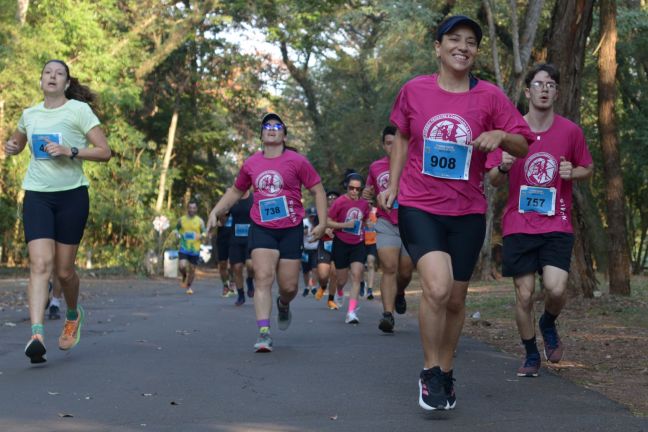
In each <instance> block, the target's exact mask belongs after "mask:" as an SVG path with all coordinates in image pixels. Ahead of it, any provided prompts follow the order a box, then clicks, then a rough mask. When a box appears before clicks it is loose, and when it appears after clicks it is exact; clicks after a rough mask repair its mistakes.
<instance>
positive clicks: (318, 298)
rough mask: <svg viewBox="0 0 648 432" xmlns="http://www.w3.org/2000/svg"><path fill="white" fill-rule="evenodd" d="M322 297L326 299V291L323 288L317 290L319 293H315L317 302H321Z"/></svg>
mask: <svg viewBox="0 0 648 432" xmlns="http://www.w3.org/2000/svg"><path fill="white" fill-rule="evenodd" d="M322 297H324V289H323V288H322V287H319V288H317V292H316V293H315V300H317V301H320V300H322Z"/></svg>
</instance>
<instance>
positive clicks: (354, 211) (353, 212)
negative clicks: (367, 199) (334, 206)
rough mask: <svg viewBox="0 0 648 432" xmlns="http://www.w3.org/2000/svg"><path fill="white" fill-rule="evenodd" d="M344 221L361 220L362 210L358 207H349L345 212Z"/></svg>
mask: <svg viewBox="0 0 648 432" xmlns="http://www.w3.org/2000/svg"><path fill="white" fill-rule="evenodd" d="M345 220H346V221H350V220H362V210H360V209H359V208H358V207H351V208H350V209H349V210H348V211H347V214H346V219H345Z"/></svg>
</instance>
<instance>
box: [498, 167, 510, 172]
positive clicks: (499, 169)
mask: <svg viewBox="0 0 648 432" xmlns="http://www.w3.org/2000/svg"><path fill="white" fill-rule="evenodd" d="M497 171H499V172H501V173H502V174H508V172H509V171H510V168H509V169H507V170H503V169H502V165H497Z"/></svg>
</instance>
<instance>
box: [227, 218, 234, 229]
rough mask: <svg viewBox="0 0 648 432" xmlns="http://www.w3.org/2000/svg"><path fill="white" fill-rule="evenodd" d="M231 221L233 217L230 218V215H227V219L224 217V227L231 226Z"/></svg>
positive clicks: (232, 221)
mask: <svg viewBox="0 0 648 432" xmlns="http://www.w3.org/2000/svg"><path fill="white" fill-rule="evenodd" d="M233 223H234V219H233V218H232V215H229V216H227V219H225V228H232V224H233Z"/></svg>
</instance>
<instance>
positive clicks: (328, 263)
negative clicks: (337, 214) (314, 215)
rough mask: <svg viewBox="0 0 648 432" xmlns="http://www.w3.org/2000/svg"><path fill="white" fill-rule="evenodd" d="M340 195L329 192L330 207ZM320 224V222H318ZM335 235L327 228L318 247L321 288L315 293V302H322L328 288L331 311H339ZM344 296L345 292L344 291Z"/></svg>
mask: <svg viewBox="0 0 648 432" xmlns="http://www.w3.org/2000/svg"><path fill="white" fill-rule="evenodd" d="M339 196H340V194H339V193H338V192H337V191H329V192H328V193H327V194H326V199H327V201H328V206H329V207H331V205H333V201H335V200H336V199H338V197H339ZM316 223H317V224H319V222H316ZM334 238H335V234H333V230H332V229H331V228H326V231H325V232H324V235H323V236H322V238H321V239H320V240H319V244H318V245H317V279H318V281H319V288H318V289H317V292H316V293H315V300H318V301H319V300H321V299H322V297H324V293H325V292H326V287H327V286H328V290H329V296H328V302H326V306H327V307H328V308H329V309H331V310H338V308H339V306H338V305H337V303H335V293H336V292H337V278H336V277H335V263H334V262H333V239H334ZM342 296H344V291H342Z"/></svg>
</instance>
